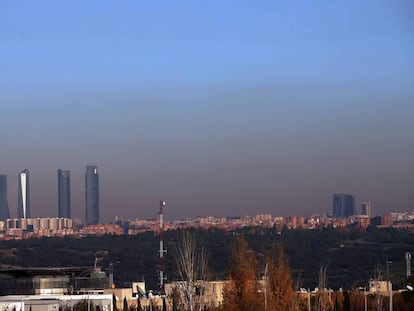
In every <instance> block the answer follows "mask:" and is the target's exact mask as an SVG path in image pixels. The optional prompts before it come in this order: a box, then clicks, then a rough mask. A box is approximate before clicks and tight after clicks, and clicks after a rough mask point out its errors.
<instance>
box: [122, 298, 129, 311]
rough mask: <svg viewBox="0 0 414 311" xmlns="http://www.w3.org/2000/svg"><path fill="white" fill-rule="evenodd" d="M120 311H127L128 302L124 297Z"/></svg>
mask: <svg viewBox="0 0 414 311" xmlns="http://www.w3.org/2000/svg"><path fill="white" fill-rule="evenodd" d="M122 310H123V311H128V301H127V299H126V297H124V301H123V308H122Z"/></svg>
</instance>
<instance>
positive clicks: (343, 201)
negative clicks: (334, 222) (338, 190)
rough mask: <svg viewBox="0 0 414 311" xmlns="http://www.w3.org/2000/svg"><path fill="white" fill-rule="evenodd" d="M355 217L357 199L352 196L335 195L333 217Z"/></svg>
mask: <svg viewBox="0 0 414 311" xmlns="http://www.w3.org/2000/svg"><path fill="white" fill-rule="evenodd" d="M352 215H355V197H354V196H353V195H352V194H334V196H333V217H336V218H345V217H349V216H352Z"/></svg>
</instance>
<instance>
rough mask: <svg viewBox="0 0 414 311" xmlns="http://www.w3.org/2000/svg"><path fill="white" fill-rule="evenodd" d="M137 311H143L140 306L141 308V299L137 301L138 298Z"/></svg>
mask: <svg viewBox="0 0 414 311" xmlns="http://www.w3.org/2000/svg"><path fill="white" fill-rule="evenodd" d="M137 305H138V306H137V311H143V310H142V306H141V299H139V297H138V302H137Z"/></svg>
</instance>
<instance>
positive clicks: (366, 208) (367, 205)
mask: <svg viewBox="0 0 414 311" xmlns="http://www.w3.org/2000/svg"><path fill="white" fill-rule="evenodd" d="M362 215H366V216H368V217H371V201H367V202H364V203H362Z"/></svg>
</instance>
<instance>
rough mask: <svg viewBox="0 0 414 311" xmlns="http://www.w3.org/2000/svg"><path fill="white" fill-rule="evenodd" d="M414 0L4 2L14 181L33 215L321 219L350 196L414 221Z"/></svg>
mask: <svg viewBox="0 0 414 311" xmlns="http://www.w3.org/2000/svg"><path fill="white" fill-rule="evenodd" d="M413 9H414V5H413V3H412V2H411V1H408V0H407V1H404V0H397V1H393V2H389V1H385V0H384V1H376V0H375V1H374V0H372V1H363V2H360V1H346V2H337V3H334V2H332V1H312V3H310V2H307V1H298V2H294V3H293V2H289V3H283V2H276V1H259V2H252V3H249V2H245V1H229V2H227V1H226V2H225V3H223V2H222V1H180V2H174V3H171V2H168V1H156V2H151V3H141V2H135V1H124V2H122V3H114V2H112V1H90V2H87V3H84V2H81V1H59V2H56V1H43V2H31V1H19V2H15V1H4V2H2V3H1V4H0V40H1V41H0V42H1V43H0V130H1V133H2V135H1V136H2V140H1V142H2V144H1V148H0V174H6V175H7V176H8V201H9V206H10V212H11V215H12V216H16V215H17V173H18V171H20V170H21V169H23V168H28V169H29V170H30V186H31V189H30V194H31V213H32V217H48V216H51V217H53V216H57V169H69V170H71V191H72V216H73V217H74V218H80V217H82V219H83V220H84V174H85V166H86V165H88V164H93V165H97V166H98V171H99V175H100V176H99V178H100V214H101V221H103V222H107V221H109V220H112V219H113V218H114V217H115V216H116V215H118V216H124V217H126V218H131V219H135V218H148V217H155V216H156V215H157V211H158V202H159V200H160V199H164V200H166V201H167V209H166V218H167V219H175V218H183V217H186V216H189V217H192V216H197V215H198V216H202V215H218V216H227V215H240V216H243V215H256V214H261V213H271V214H273V215H281V216H287V215H305V216H306V215H310V214H315V213H331V212H332V196H333V194H334V193H349V194H354V195H355V197H356V203H357V210H359V209H360V205H361V203H362V202H363V201H366V200H371V202H372V208H373V213H374V214H384V213H387V212H391V211H413V210H414V190H413V189H414V135H413V133H414V122H413V120H414V57H413V55H414V40H413V39H414V19H413V18H412V12H413Z"/></svg>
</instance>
